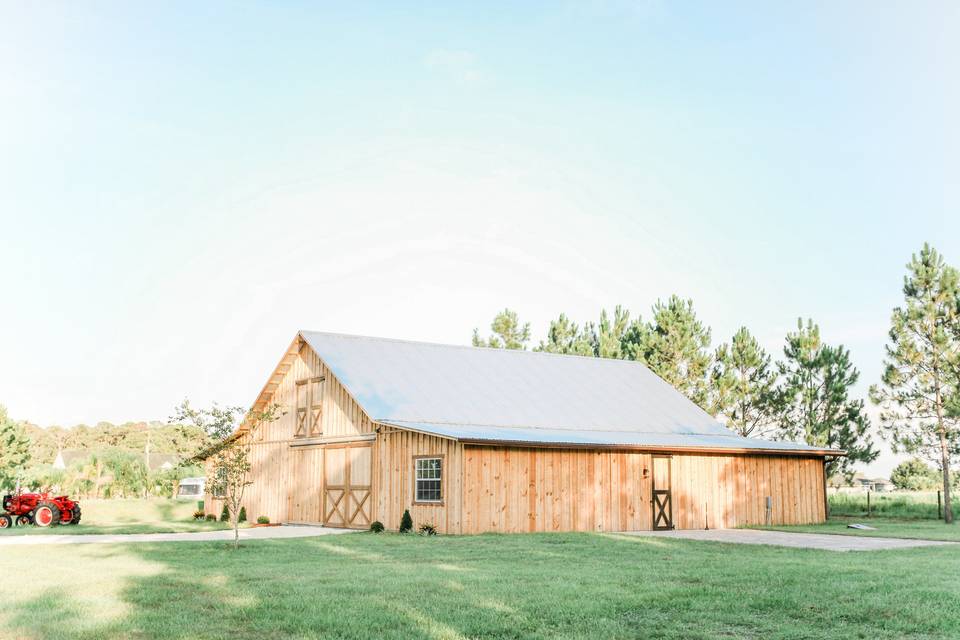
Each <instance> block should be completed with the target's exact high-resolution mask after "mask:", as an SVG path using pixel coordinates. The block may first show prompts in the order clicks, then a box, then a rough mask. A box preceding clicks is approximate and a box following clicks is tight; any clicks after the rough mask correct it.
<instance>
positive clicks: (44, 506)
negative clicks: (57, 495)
mask: <svg viewBox="0 0 960 640" xmlns="http://www.w3.org/2000/svg"><path fill="white" fill-rule="evenodd" d="M33 524H35V525H37V526H38V527H55V526H57V525H58V524H60V509H59V508H58V507H57V505H55V504H53V503H52V502H41V503H40V504H38V505H37V508H36V509H34V510H33Z"/></svg>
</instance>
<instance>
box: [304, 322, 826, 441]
mask: <svg viewBox="0 0 960 640" xmlns="http://www.w3.org/2000/svg"><path fill="white" fill-rule="evenodd" d="M300 335H301V337H302V338H303V339H304V340H305V341H306V342H307V344H309V345H310V347H311V348H313V350H314V351H316V352H317V355H318V356H320V358H321V359H322V360H323V361H324V363H326V365H327V366H328V367H329V368H330V369H331V371H332V372H333V374H334V375H335V376H336V377H337V379H338V380H339V381H340V382H341V383H342V384H343V385H344V386H345V387H346V388H347V390H348V391H349V392H350V394H351V395H352V396H353V397H354V398H355V399H356V401H357V402H358V403H359V404H360V406H361V407H363V409H364V411H366V412H367V415H369V416H370V418H371V419H372V420H374V421H375V422H379V423H383V424H387V425H393V426H397V427H400V428H406V429H413V430H416V431H422V432H424V433H429V434H433V435H438V436H444V437H448V438H455V439H457V440H462V441H469V442H478V443H482V442H491V443H492V442H511V443H518V444H535V443H541V444H550V445H570V446H576V445H595V446H629V447H647V446H649V447H651V448H661V447H662V448H676V447H681V448H682V447H695V448H718V449H757V450H776V451H783V452H784V453H787V452H793V453H800V452H810V453H816V452H821V453H823V452H824V451H823V450H822V449H816V448H813V447H808V446H806V445H800V444H795V443H790V442H771V441H766V440H760V439H757V438H743V437H740V436H737V435H735V434H733V433H732V432H730V431H729V430H728V429H727V428H726V427H724V426H723V425H722V424H720V423H719V422H717V421H716V420H714V419H713V418H712V417H711V416H710V415H709V414H707V413H706V412H705V411H703V410H702V409H701V408H700V407H698V406H697V405H695V404H694V403H693V402H691V401H690V400H688V399H687V398H686V397H685V396H684V395H683V394H681V393H680V392H679V391H677V390H676V389H674V388H673V387H672V386H670V385H669V384H667V383H666V382H664V381H663V380H662V379H661V378H659V377H658V376H656V375H655V374H654V373H652V372H651V371H650V370H649V369H647V368H646V367H645V366H644V365H642V364H640V363H638V362H633V361H628V360H611V359H603V358H590V357H583V356H566V355H557V354H550V353H536V352H530V351H511V350H505V349H485V348H477V347H464V346H452V345H439V344H429V343H423V342H409V341H404V340H391V339H386V338H368V337H362V336H349V335H342V334H333V333H321V332H315V331H301V332H300Z"/></svg>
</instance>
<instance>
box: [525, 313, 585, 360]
mask: <svg viewBox="0 0 960 640" xmlns="http://www.w3.org/2000/svg"><path fill="white" fill-rule="evenodd" d="M589 331H590V325H587V326H585V327H584V328H583V329H581V328H580V327H579V326H578V325H577V323H575V322H573V321H571V320H570V319H569V318H568V317H567V316H566V315H565V314H563V313H561V314H560V317H559V318H557V319H556V320H551V321H550V328H549V329H548V330H547V339H546V341H545V342H544V341H541V342H540V346H538V347H537V348H536V349H534V351H546V352H547V353H563V354H570V355H577V356H592V355H596V354H595V353H594V347H593V342H592V340H591V336H590V333H589Z"/></svg>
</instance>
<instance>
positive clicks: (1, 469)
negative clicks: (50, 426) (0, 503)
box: [0, 405, 30, 489]
mask: <svg viewBox="0 0 960 640" xmlns="http://www.w3.org/2000/svg"><path fill="white" fill-rule="evenodd" d="M29 461H30V439H29V438H28V437H27V434H26V431H25V430H24V428H23V425H21V424H19V423H17V422H14V421H13V420H11V419H10V416H8V415H7V408H6V407H4V406H3V405H0V489H4V488H6V489H10V488H13V486H14V485H15V484H16V482H17V476H18V474H20V473H22V472H23V470H24V467H26V466H27V463H28V462H29Z"/></svg>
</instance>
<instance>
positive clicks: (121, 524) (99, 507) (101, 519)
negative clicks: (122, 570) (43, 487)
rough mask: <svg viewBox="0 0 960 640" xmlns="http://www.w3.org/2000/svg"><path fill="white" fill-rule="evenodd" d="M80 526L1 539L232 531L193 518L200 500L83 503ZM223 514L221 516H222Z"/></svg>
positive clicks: (17, 530)
mask: <svg viewBox="0 0 960 640" xmlns="http://www.w3.org/2000/svg"><path fill="white" fill-rule="evenodd" d="M80 509H81V512H82V514H83V515H82V516H81V518H80V524H78V525H76V526H72V525H66V526H58V527H48V528H46V527H34V526H26V527H13V528H11V529H5V530H0V536H11V535H12V536H15V535H34V536H35V535H63V534H81V535H82V534H93V533H177V532H185V531H215V530H218V529H227V528H229V525H228V523H225V522H206V521H197V520H194V519H193V512H194V511H196V510H197V501H196V500H170V499H164V498H150V499H145V500H81V501H80ZM218 515H219V514H218Z"/></svg>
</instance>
